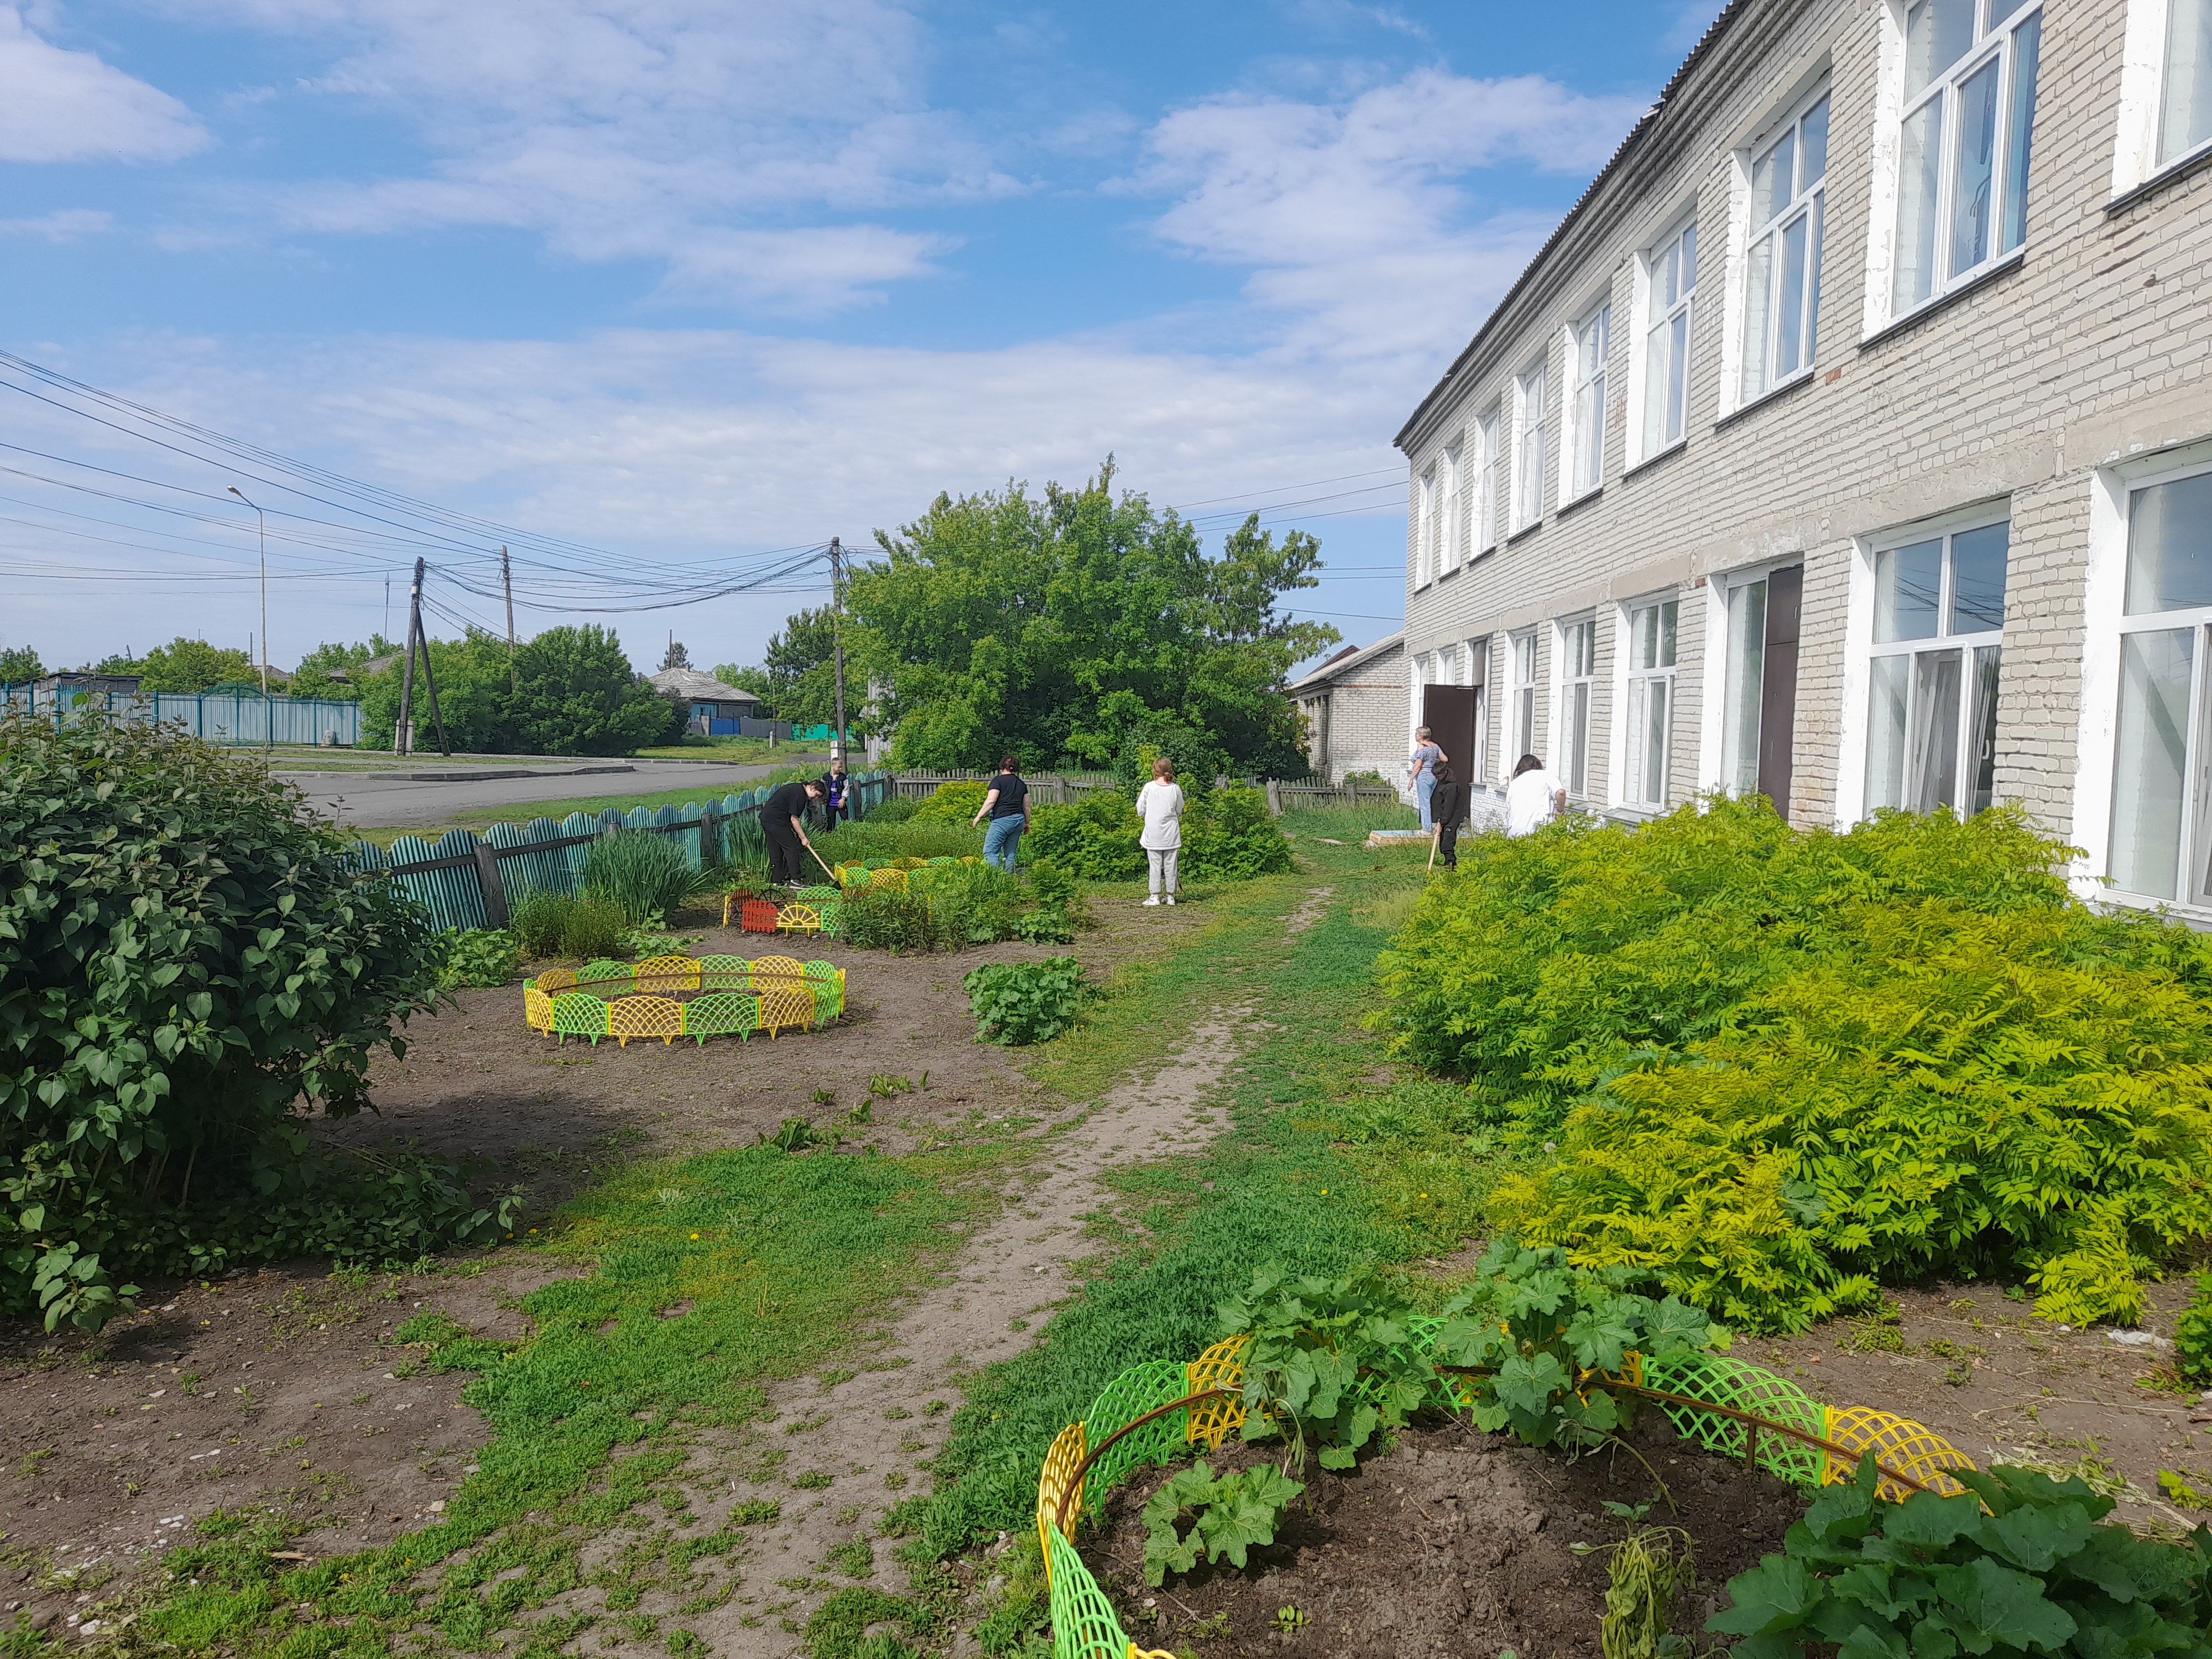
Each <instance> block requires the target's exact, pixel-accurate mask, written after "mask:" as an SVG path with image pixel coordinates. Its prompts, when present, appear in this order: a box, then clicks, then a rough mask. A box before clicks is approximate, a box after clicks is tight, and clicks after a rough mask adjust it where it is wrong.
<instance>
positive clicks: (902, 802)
mask: <svg viewBox="0 0 2212 1659" xmlns="http://www.w3.org/2000/svg"><path fill="white" fill-rule="evenodd" d="M921 805H922V804H921V802H920V801H918V800H914V799H909V798H908V797H907V796H905V795H885V796H884V798H883V799H881V800H879V801H878V802H877V803H876V804H875V805H873V806H871V807H870V808H869V809H868V816H867V820H866V821H867V822H868V823H880V824H885V825H889V824H893V823H908V822H909V821H911V820H912V819H914V818H916V817H920V816H921Z"/></svg>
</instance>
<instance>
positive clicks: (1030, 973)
mask: <svg viewBox="0 0 2212 1659" xmlns="http://www.w3.org/2000/svg"><path fill="white" fill-rule="evenodd" d="M960 983H961V986H962V987H963V989H965V990H966V991H967V993H968V1006H969V1012H972V1013H973V1014H974V1015H975V1029H976V1034H977V1036H978V1037H979V1038H981V1037H986V1036H987V1037H989V1038H990V1039H991V1040H992V1041H993V1042H999V1043H1003V1044H1004V1045H1006V1047H1008V1048H1018V1047H1020V1046H1022V1045H1023V1044H1025V1043H1031V1042H1051V1041H1052V1039H1053V1038H1054V1037H1056V1036H1059V1035H1060V1033H1061V1032H1062V1031H1065V1030H1067V1028H1068V1027H1069V1026H1071V1025H1073V1024H1075V1018H1076V1014H1077V1012H1078V1011H1079V1010H1080V1008H1081V1007H1082V1006H1083V995H1084V985H1083V968H1082V965H1081V964H1080V963H1078V962H1077V961H1076V959H1075V958H1074V957H1045V958H1044V960H1043V961H1042V962H994V963H987V964H986V965H985V966H983V967H981V968H978V969H975V970H973V971H972V972H970V973H969V974H968V975H966V976H965V977H963V979H962V980H961V981H960Z"/></svg>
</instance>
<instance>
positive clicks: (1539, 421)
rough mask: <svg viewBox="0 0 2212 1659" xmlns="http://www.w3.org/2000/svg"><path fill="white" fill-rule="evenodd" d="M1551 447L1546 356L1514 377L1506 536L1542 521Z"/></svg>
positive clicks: (1549, 388)
mask: <svg viewBox="0 0 2212 1659" xmlns="http://www.w3.org/2000/svg"><path fill="white" fill-rule="evenodd" d="M1532 439H1533V441H1534V443H1533V449H1532V444H1531V440H1532ZM1551 447H1552V445H1551V363H1550V361H1549V359H1548V358H1547V357H1539V358H1538V359H1536V361H1535V362H1533V363H1531V364H1529V365H1528V368H1524V369H1522V371H1521V372H1520V373H1519V374H1516V375H1515V376H1514V377H1513V468H1512V474H1513V480H1512V481H1513V501H1512V508H1511V515H1510V518H1509V519H1508V520H1507V526H1508V528H1507V531H1506V533H1507V535H1508V536H1517V535H1519V534H1520V533H1521V532H1522V531H1524V530H1527V529H1528V528H1529V527H1530V526H1534V525H1539V524H1541V523H1542V522H1543V521H1544V472H1545V468H1546V464H1547V461H1548V459H1549V458H1550V450H1551Z"/></svg>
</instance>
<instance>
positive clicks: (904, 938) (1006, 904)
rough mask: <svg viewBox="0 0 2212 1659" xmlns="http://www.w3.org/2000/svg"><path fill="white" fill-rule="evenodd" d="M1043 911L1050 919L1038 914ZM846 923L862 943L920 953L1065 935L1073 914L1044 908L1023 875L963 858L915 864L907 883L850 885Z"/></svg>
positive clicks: (852, 940) (853, 939)
mask: <svg viewBox="0 0 2212 1659" xmlns="http://www.w3.org/2000/svg"><path fill="white" fill-rule="evenodd" d="M1038 916H1046V917H1047V920H1046V921H1044V922H1042V923H1039V922H1037V921H1032V918H1034V917H1038ZM844 928H845V933H844V937H845V939H846V941H847V942H848V944H851V945H857V946H859V947H860V949H862V950H872V951H898V952H905V951H912V952H916V953H919V952H922V951H958V950H961V949H963V948H964V947H966V946H968V945H991V944H995V943H997V942H999V941H1000V940H1002V939H1032V938H1037V937H1042V938H1045V939H1058V940H1059V942H1060V943H1066V939H1063V938H1060V936H1061V935H1063V934H1065V933H1066V932H1067V930H1068V921H1067V915H1066V910H1065V909H1064V908H1062V909H1060V910H1054V911H1050V912H1048V911H1046V910H1044V909H1041V908H1039V907H1038V904H1037V896H1036V893H1035V892H1034V891H1033V890H1031V889H1030V887H1028V886H1027V885H1025V884H1024V883H1023V881H1022V879H1021V878H1020V877H1018V876H1010V875H1007V874H1006V873H1005V872H1001V871H998V870H992V869H987V868H983V867H981V866H974V865H961V866H950V867H948V866H936V867H933V868H928V869H922V870H915V871H912V872H909V873H908V883H907V885H906V886H905V887H902V888H900V887H864V888H860V889H857V890H852V891H850V892H849V893H848V896H847V898H846V901H845V920H844ZM1040 928H1041V929H1042V933H1040V932H1039V930H1040Z"/></svg>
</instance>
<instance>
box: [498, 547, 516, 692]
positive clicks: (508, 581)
mask: <svg viewBox="0 0 2212 1659" xmlns="http://www.w3.org/2000/svg"><path fill="white" fill-rule="evenodd" d="M499 581H500V586H502V587H504V588H505V589H507V690H510V691H512V690H515V687H516V681H515V678H514V573H513V571H512V570H510V569H508V568H507V550H506V549H505V548H503V547H502V548H501V549H500V550H499Z"/></svg>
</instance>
